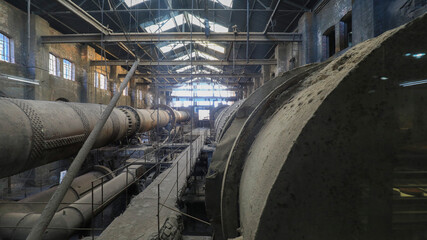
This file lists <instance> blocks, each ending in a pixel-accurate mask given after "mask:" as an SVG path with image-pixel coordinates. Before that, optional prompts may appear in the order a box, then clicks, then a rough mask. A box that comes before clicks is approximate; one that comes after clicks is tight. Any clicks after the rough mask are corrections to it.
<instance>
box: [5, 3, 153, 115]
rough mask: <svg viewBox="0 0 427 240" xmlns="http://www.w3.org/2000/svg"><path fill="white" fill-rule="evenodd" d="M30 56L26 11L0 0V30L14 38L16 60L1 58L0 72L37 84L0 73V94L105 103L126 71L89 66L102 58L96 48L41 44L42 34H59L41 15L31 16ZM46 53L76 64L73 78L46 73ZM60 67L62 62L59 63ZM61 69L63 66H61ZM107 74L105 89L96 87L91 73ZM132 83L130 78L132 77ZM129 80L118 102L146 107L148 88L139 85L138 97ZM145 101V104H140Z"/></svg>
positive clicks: (47, 59)
mask: <svg viewBox="0 0 427 240" xmlns="http://www.w3.org/2000/svg"><path fill="white" fill-rule="evenodd" d="M30 29H31V35H30V36H31V39H30V55H29V57H27V55H28V49H27V46H28V39H27V14H26V13H25V12H23V11H21V10H19V9H17V8H15V7H13V6H12V5H10V4H8V3H6V2H5V1H3V0H0V32H1V33H3V34H5V35H7V36H8V37H10V38H11V39H13V41H14V45H15V59H16V60H15V63H7V62H2V61H0V74H6V75H11V76H19V77H24V78H28V79H30V80H33V79H35V80H38V81H39V83H40V84H39V85H31V84H23V83H18V82H16V81H12V80H8V79H7V78H6V77H5V76H4V75H3V76H1V75H0V93H1V94H4V95H6V96H8V97H14V98H23V99H36V100H48V101H55V100H58V99H66V100H68V101H72V102H90V103H100V104H107V103H108V102H109V101H110V99H111V97H112V95H113V94H114V90H113V87H114V86H115V85H117V86H119V85H120V81H122V80H123V78H119V77H118V75H119V74H126V73H127V71H126V70H125V69H123V68H122V67H116V66H113V67H104V66H102V67H90V66H89V62H90V60H102V59H103V58H102V57H101V55H99V54H98V53H96V51H95V49H93V48H92V47H90V46H88V45H82V44H49V45H43V44H41V41H40V37H41V36H43V35H56V34H61V33H60V32H58V31H56V30H55V29H53V28H51V27H50V26H49V23H48V22H47V21H46V20H44V19H43V18H41V17H39V16H36V15H32V16H31V26H30ZM49 53H52V54H54V55H55V56H57V57H59V58H60V59H61V61H62V59H68V60H70V61H72V62H73V63H74V64H75V71H76V72H75V81H71V80H67V79H64V78H63V77H62V76H59V77H57V76H54V75H50V74H49ZM61 67H62V64H61ZM61 70H62V69H61ZM95 71H98V72H100V73H104V74H106V76H108V90H103V89H99V88H95V86H94V73H95ZM132 82H133V80H132ZM132 82H131V84H130V88H129V94H128V96H122V97H121V98H120V100H119V103H118V105H130V106H138V107H145V106H147V105H150V104H145V103H144V102H145V101H144V99H145V98H146V96H145V95H146V94H147V93H148V89H144V88H142V89H141V90H142V93H143V97H142V98H141V97H139V98H138V96H137V91H136V85H135V84H133V83H132ZM143 103H144V104H143Z"/></svg>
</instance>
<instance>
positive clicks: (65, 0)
mask: <svg viewBox="0 0 427 240" xmlns="http://www.w3.org/2000/svg"><path fill="white" fill-rule="evenodd" d="M57 1H58V2H59V3H60V4H62V5H63V6H64V7H66V8H68V10H70V11H71V12H73V13H74V14H76V15H77V16H79V17H80V18H81V19H83V20H85V21H86V22H87V23H89V24H90V25H91V26H93V27H94V28H96V29H97V30H98V31H100V32H102V33H103V34H105V35H108V34H110V33H112V32H113V30H111V29H109V28H108V27H105V26H104V25H103V24H102V23H100V22H99V21H98V20H96V19H95V18H94V17H92V16H91V15H90V14H88V13H87V12H85V11H84V10H83V9H82V8H81V7H79V6H78V5H77V4H75V3H74V2H73V1H71V0H57Z"/></svg>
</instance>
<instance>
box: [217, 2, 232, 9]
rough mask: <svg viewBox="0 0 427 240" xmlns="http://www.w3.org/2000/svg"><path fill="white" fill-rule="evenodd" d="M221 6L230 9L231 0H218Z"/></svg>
mask: <svg viewBox="0 0 427 240" xmlns="http://www.w3.org/2000/svg"><path fill="white" fill-rule="evenodd" d="M218 2H219V3H221V4H222V5H223V6H226V7H229V8H231V6H233V0H218Z"/></svg>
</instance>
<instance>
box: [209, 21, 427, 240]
mask: <svg viewBox="0 0 427 240" xmlns="http://www.w3.org/2000/svg"><path fill="white" fill-rule="evenodd" d="M426 24H427V16H426V15H425V16H423V17H421V18H419V19H416V20H414V21H413V22H411V23H409V24H407V25H405V26H403V27H400V28H398V29H395V30H392V31H389V32H386V33H384V34H383V35H381V36H379V37H377V38H375V39H371V40H369V41H367V42H364V43H361V44H358V45H356V46H355V47H353V48H352V49H350V50H348V51H347V52H346V53H345V54H343V55H342V56H340V57H338V58H336V59H334V60H332V61H330V62H326V63H323V64H319V65H312V66H308V67H303V68H300V69H296V70H294V71H291V72H289V73H286V74H285V75H284V76H281V77H278V78H276V79H274V80H272V81H275V82H276V83H278V84H277V85H276V86H275V87H274V88H273V89H272V90H271V91H269V92H268V93H267V94H261V93H257V92H258V91H261V92H262V91H264V90H265V89H268V88H269V87H271V86H272V85H271V84H270V85H267V86H265V87H264V86H263V87H261V88H260V89H259V90H258V91H256V92H255V93H254V94H252V95H251V96H250V97H249V98H248V99H247V100H246V101H245V102H244V103H243V104H242V105H241V106H240V107H239V109H238V110H237V111H236V113H235V114H234V116H233V117H232V118H234V119H233V120H232V122H231V123H230V124H229V127H228V128H227V129H226V130H225V132H224V133H223V135H222V137H221V138H220V142H219V144H218V145H217V149H216V151H215V153H214V156H213V162H212V164H211V167H210V169H209V173H208V176H207V180H206V207H207V211H208V213H209V217H210V218H211V222H212V225H213V227H214V231H215V234H214V235H215V238H216V239H228V238H234V237H238V236H242V237H243V239H245V240H246V239H308V240H309V239H313V240H314V239H403V238H401V237H400V238H399V237H396V236H406V238H404V239H417V237H420V236H421V237H422V236H424V235H423V234H425V227H422V225H423V223H424V221H425V220H424V219H426V217H427V214H426V213H425V211H418V210H424V209H422V208H421V209H419V208H418V209H417V205H406V206H405V205H403V204H402V202H405V201H406V202H408V200H414V199H413V198H414V197H416V196H418V197H419V195H412V196H410V197H406V196H405V195H404V194H401V192H402V191H404V192H419V191H423V190H422V186H424V185H425V184H426V180H425V179H423V178H420V179H417V181H415V182H414V183H411V182H410V181H413V179H404V180H402V179H398V178H396V177H395V176H397V173H399V174H401V172H405V173H407V174H409V173H411V172H412V173H413V172H416V173H417V174H419V172H425V171H427V161H420V157H421V159H427V150H426V149H427V147H426V142H427V112H426V111H424V109H425V106H426V105H427V97H426V96H427V88H426V85H425V80H426V79H427V67H426V66H427V57H425V50H426V49H427V42H426V41H423V40H421V39H425V38H426V35H427V32H426V31H425V26H426ZM301 70H303V71H301ZM298 71H300V72H299V73H298ZM294 73H297V74H294ZM272 84H274V83H272ZM257 102H258V103H257ZM401 156H407V161H402V157H401ZM415 156H416V157H415ZM412 177H414V175H413V174H412ZM408 186H410V187H412V188H416V189H418V191H415V190H411V191H410V190H408ZM406 195H408V194H406ZM405 197H406V198H405ZM420 201H423V199H419V200H418V201H417V202H418V203H419V202H420ZM409 202H411V201H409ZM424 202H425V199H424ZM418 206H419V205H418ZM423 206H424V205H423ZM417 224H418V225H417ZM417 226H421V227H422V228H421V230H420V231H421V233H418V232H415V230H414V228H417ZM402 231H403V232H402ZM400 234H406V235H400ZM417 234H420V235H417Z"/></svg>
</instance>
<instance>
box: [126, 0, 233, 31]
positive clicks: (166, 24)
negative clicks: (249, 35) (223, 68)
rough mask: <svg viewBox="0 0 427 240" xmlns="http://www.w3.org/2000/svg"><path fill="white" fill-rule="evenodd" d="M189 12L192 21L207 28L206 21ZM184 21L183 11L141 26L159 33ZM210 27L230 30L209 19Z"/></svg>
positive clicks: (211, 28)
mask: <svg viewBox="0 0 427 240" xmlns="http://www.w3.org/2000/svg"><path fill="white" fill-rule="evenodd" d="M127 1H136V0H127ZM142 1H146V0H142ZM187 14H188V19H189V21H190V22H191V21H192V22H193V24H194V25H196V26H199V27H201V28H205V23H204V20H203V19H201V18H199V17H197V16H194V15H192V14H191V13H187ZM174 19H175V21H176V25H175V21H174ZM184 23H187V21H185V17H184V14H183V13H181V14H179V15H176V16H174V17H172V18H168V19H165V20H162V21H160V22H158V23H154V24H151V25H148V26H147V23H145V24H141V26H142V27H143V28H144V29H145V30H146V31H147V32H149V33H158V32H164V31H167V30H170V29H173V28H175V27H180V26H181V25H183V24H184ZM209 28H210V30H211V31H212V32H228V27H225V26H222V25H221V24H218V23H215V22H211V21H209Z"/></svg>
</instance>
